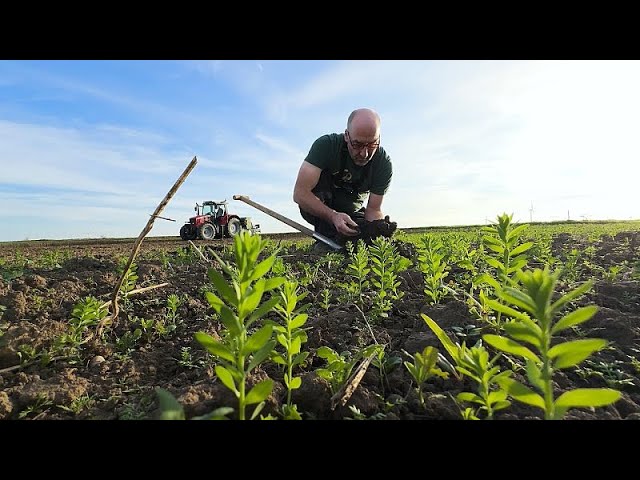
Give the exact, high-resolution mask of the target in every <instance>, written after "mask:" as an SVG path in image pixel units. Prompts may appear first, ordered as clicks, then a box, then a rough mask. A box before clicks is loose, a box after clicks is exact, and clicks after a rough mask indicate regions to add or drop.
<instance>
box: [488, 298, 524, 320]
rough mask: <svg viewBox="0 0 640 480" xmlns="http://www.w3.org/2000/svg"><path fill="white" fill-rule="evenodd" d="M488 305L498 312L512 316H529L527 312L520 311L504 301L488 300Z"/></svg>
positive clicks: (519, 317)
mask: <svg viewBox="0 0 640 480" xmlns="http://www.w3.org/2000/svg"><path fill="white" fill-rule="evenodd" d="M487 306H488V307H490V308H491V309H493V310H495V311H496V312H501V313H504V314H505V315H509V316H510V317H513V318H516V319H521V318H529V316H528V315H527V314H526V313H522V312H519V311H517V310H515V309H513V308H511V307H509V306H507V305H505V304H504V303H500V302H497V301H495V300H487Z"/></svg>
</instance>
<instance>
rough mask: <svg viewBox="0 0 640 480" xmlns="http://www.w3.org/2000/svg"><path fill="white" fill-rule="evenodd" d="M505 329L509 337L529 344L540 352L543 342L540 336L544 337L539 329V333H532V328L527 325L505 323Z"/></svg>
mask: <svg viewBox="0 0 640 480" xmlns="http://www.w3.org/2000/svg"><path fill="white" fill-rule="evenodd" d="M536 326H537V325H536ZM503 328H504V331H505V332H506V333H507V335H509V336H510V337H511V338H513V339H514V340H520V341H522V342H527V343H529V344H531V345H533V346H534V347H536V348H537V349H538V350H540V348H541V346H542V340H541V339H540V336H542V332H541V331H540V328H539V327H538V331H535V330H534V331H532V328H531V327H530V326H529V325H526V324H525V323H520V322H509V323H505V324H504V326H503Z"/></svg>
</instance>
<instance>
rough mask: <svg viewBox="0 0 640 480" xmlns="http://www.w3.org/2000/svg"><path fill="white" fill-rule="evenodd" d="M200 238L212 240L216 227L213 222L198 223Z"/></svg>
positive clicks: (214, 236)
mask: <svg viewBox="0 0 640 480" xmlns="http://www.w3.org/2000/svg"><path fill="white" fill-rule="evenodd" d="M199 233H200V238H201V239H203V240H213V239H214V238H216V233H218V232H217V229H216V226H215V225H214V224H213V223H203V224H202V225H200V231H199Z"/></svg>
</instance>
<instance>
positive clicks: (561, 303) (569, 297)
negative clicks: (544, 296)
mask: <svg viewBox="0 0 640 480" xmlns="http://www.w3.org/2000/svg"><path fill="white" fill-rule="evenodd" d="M592 286H593V281H592V280H589V281H588V282H585V283H583V284H582V285H580V286H579V287H578V288H576V289H575V290H572V291H571V292H569V293H567V294H566V295H563V296H562V297H560V298H559V299H558V300H557V301H556V302H555V303H553V304H552V305H551V315H553V314H555V313H556V312H557V311H558V310H560V308H562V307H563V306H564V305H565V304H566V303H568V302H570V301H571V300H573V299H574V298H577V297H579V296H580V295H582V294H584V293H586V292H587V291H588V290H589V289H590V288H591V287H592Z"/></svg>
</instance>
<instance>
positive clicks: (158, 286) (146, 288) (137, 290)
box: [100, 282, 169, 308]
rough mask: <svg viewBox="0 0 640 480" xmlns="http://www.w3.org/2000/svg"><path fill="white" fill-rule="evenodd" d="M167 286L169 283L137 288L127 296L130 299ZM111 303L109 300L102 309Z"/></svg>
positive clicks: (101, 306)
mask: <svg viewBox="0 0 640 480" xmlns="http://www.w3.org/2000/svg"><path fill="white" fill-rule="evenodd" d="M167 285H169V282H164V283H160V284H158V285H151V286H149V287H142V288H136V289H135V290H131V291H130V292H129V293H127V296H128V297H130V296H131V295H135V294H136V293H142V292H147V291H149V290H155V289H156V288H161V287H166V286H167ZM110 303H111V300H109V301H108V302H104V303H103V304H102V305H100V308H103V307H106V306H107V305H109V304H110Z"/></svg>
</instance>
